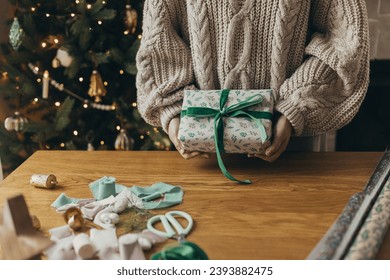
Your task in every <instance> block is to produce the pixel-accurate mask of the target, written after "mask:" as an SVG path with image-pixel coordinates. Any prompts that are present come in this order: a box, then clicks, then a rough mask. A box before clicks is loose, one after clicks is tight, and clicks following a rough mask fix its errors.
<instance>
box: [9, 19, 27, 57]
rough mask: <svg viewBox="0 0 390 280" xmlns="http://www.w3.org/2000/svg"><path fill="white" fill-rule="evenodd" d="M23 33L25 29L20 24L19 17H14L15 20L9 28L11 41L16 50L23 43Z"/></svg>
mask: <svg viewBox="0 0 390 280" xmlns="http://www.w3.org/2000/svg"><path fill="white" fill-rule="evenodd" d="M23 35H24V31H23V29H22V27H21V26H20V23H19V21H18V18H17V17H14V21H13V22H12V24H11V28H10V30H9V42H10V43H11V46H12V48H13V49H14V50H15V51H17V50H18V49H19V47H20V45H21V44H22V39H23Z"/></svg>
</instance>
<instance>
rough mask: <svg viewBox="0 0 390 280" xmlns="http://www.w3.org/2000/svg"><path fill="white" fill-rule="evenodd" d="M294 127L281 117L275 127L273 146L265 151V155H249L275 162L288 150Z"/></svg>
mask: <svg viewBox="0 0 390 280" xmlns="http://www.w3.org/2000/svg"><path fill="white" fill-rule="evenodd" d="M292 130H293V127H292V125H291V123H290V121H289V120H288V119H287V118H286V117H285V116H284V115H281V116H280V117H279V118H278V120H277V121H276V125H275V126H274V131H273V135H274V139H273V141H272V144H271V146H269V147H268V148H267V149H266V150H265V154H263V155H262V154H254V155H248V156H249V157H254V156H255V157H258V158H261V159H263V160H265V161H269V162H273V161H275V160H276V159H278V158H279V156H280V155H281V154H282V153H283V152H284V151H285V150H286V147H287V145H288V142H289V141H290V137H291V134H292Z"/></svg>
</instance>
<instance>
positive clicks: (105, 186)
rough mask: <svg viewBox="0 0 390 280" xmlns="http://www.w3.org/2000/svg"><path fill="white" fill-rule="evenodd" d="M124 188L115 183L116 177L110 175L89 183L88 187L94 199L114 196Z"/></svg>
mask: <svg viewBox="0 0 390 280" xmlns="http://www.w3.org/2000/svg"><path fill="white" fill-rule="evenodd" d="M126 188H127V187H125V186H123V185H119V184H116V178H115V177H111V176H103V177H102V178H100V179H98V180H96V181H94V182H92V183H90V184H89V189H90V190H91V192H92V194H93V197H94V198H95V199H96V200H102V199H105V198H107V197H109V196H111V195H113V196H116V195H117V194H118V193H120V192H121V191H122V190H124V189H126Z"/></svg>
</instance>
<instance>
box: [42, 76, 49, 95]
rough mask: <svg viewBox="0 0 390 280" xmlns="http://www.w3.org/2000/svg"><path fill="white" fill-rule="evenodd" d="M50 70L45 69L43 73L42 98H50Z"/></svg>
mask: <svg viewBox="0 0 390 280" xmlns="http://www.w3.org/2000/svg"><path fill="white" fill-rule="evenodd" d="M49 81H50V77H49V71H47V70H45V72H44V73H43V81H42V98H43V99H48V98H49Z"/></svg>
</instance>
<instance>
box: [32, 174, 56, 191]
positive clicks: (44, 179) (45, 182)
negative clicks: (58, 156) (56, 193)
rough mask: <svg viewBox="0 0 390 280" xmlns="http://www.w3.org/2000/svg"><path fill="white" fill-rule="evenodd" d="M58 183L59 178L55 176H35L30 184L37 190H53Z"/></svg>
mask: <svg viewBox="0 0 390 280" xmlns="http://www.w3.org/2000/svg"><path fill="white" fill-rule="evenodd" d="M57 183H58V182H57V178H56V176H54V175H53V174H49V175H44V174H34V175H32V176H31V179H30V184H31V185H32V186H34V187H36V188H43V189H53V188H54V187H55V186H56V185H57Z"/></svg>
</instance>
